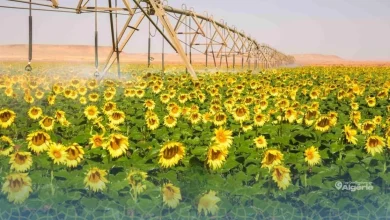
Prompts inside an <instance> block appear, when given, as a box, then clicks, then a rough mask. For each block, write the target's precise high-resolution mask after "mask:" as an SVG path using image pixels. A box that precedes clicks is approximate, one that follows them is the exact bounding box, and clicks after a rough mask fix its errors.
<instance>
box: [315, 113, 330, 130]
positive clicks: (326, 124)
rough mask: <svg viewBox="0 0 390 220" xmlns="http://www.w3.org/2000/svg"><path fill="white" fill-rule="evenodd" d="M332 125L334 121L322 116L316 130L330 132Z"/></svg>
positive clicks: (318, 120) (316, 124) (317, 122)
mask: <svg viewBox="0 0 390 220" xmlns="http://www.w3.org/2000/svg"><path fill="white" fill-rule="evenodd" d="M331 125H332V120H331V118H329V117H328V116H321V117H319V118H318V119H317V121H316V123H315V127H314V129H316V130H317V131H322V132H325V131H328V130H329V129H330V127H331Z"/></svg>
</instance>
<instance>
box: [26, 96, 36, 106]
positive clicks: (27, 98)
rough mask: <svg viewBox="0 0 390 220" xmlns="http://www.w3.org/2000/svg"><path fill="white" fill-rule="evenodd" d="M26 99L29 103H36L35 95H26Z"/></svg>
mask: <svg viewBox="0 0 390 220" xmlns="http://www.w3.org/2000/svg"><path fill="white" fill-rule="evenodd" d="M24 101H26V102H27V103H29V104H32V103H34V97H32V96H31V95H25V96H24Z"/></svg>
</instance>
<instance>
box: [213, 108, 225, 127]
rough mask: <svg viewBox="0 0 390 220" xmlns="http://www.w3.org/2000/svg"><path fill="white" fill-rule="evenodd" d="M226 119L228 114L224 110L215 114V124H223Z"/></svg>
mask: <svg viewBox="0 0 390 220" xmlns="http://www.w3.org/2000/svg"><path fill="white" fill-rule="evenodd" d="M226 121H227V116H226V114H225V113H224V112H222V111H220V112H217V113H216V114H215V115H214V120H213V123H214V125H216V126H222V125H224V124H225V123H226Z"/></svg>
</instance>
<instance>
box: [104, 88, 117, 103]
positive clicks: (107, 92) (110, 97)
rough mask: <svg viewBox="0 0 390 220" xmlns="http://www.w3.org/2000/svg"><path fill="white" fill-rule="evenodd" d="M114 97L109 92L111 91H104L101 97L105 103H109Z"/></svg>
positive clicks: (113, 94)
mask: <svg viewBox="0 0 390 220" xmlns="http://www.w3.org/2000/svg"><path fill="white" fill-rule="evenodd" d="M114 96H115V93H113V92H111V91H107V90H106V91H104V94H103V97H104V100H106V101H110V100H111V99H113V98H114Z"/></svg>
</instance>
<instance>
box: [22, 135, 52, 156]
mask: <svg viewBox="0 0 390 220" xmlns="http://www.w3.org/2000/svg"><path fill="white" fill-rule="evenodd" d="M26 140H27V141H28V148H29V149H30V150H32V151H34V152H35V153H37V154H38V153H40V152H42V151H46V150H47V149H48V148H49V146H50V142H51V138H50V135H49V134H47V133H46V132H43V131H37V132H33V133H31V134H29V135H28V136H27V139H26Z"/></svg>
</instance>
